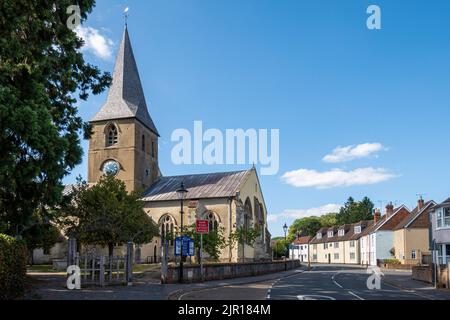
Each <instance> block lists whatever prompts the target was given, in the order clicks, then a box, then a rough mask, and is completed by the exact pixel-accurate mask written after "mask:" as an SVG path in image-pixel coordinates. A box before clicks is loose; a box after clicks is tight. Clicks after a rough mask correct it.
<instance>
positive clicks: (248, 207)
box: [244, 198, 253, 232]
mask: <svg viewBox="0 0 450 320" xmlns="http://www.w3.org/2000/svg"><path fill="white" fill-rule="evenodd" d="M252 217H253V213H252V204H251V202H250V199H249V198H247V199H246V200H245V204H244V231H245V232H247V231H248V230H249V229H250V228H251V227H252V225H251V221H252Z"/></svg>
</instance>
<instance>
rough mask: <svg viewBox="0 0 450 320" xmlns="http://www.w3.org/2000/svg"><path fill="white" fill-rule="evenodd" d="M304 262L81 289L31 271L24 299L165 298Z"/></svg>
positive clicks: (239, 281) (273, 276) (279, 275)
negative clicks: (240, 273)
mask: <svg viewBox="0 0 450 320" xmlns="http://www.w3.org/2000/svg"><path fill="white" fill-rule="evenodd" d="M306 269H307V267H306V266H302V267H300V268H298V269H295V270H290V271H286V272H279V273H272V274H266V275H261V276H256V277H245V278H234V279H226V280H217V281H209V282H203V283H193V284H165V285H163V284H160V283H157V282H155V281H145V280H139V279H136V281H135V282H134V283H133V286H129V287H127V286H121V285H118V286H108V287H103V288H101V287H89V288H87V287H86V288H82V289H81V290H68V289H67V288H66V277H65V274H47V273H33V274H31V275H30V279H31V285H32V290H30V291H29V292H27V294H26V295H25V297H24V299H25V300H167V299H177V298H178V296H179V295H181V294H184V293H186V292H189V291H195V290H202V289H205V288H215V287H224V286H229V285H242V284H248V283H257V282H265V281H270V280H276V279H279V278H284V277H289V276H292V275H295V274H298V273H299V272H304V271H305V270H306Z"/></svg>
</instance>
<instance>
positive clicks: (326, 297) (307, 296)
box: [297, 295, 336, 300]
mask: <svg viewBox="0 0 450 320" xmlns="http://www.w3.org/2000/svg"><path fill="white" fill-rule="evenodd" d="M297 299H298V300H336V299H335V298H333V297H329V296H319V295H306V296H297Z"/></svg>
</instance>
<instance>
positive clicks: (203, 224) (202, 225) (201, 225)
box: [195, 220, 209, 234]
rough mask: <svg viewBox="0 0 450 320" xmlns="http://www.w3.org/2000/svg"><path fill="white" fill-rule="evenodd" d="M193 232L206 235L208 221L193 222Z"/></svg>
mask: <svg viewBox="0 0 450 320" xmlns="http://www.w3.org/2000/svg"><path fill="white" fill-rule="evenodd" d="M195 231H196V232H197V233H198V234H208V233H209V221H208V220H197V221H195Z"/></svg>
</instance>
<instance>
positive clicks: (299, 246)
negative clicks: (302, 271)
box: [289, 237, 311, 262]
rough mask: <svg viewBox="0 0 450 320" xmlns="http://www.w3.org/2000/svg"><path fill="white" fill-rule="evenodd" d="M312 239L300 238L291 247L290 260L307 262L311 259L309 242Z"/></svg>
mask: <svg viewBox="0 0 450 320" xmlns="http://www.w3.org/2000/svg"><path fill="white" fill-rule="evenodd" d="M310 241H311V237H298V238H297V239H295V240H294V241H293V242H292V244H291V245H290V247H289V258H290V259H292V260H300V261H301V262H307V261H308V257H309V242H310Z"/></svg>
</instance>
